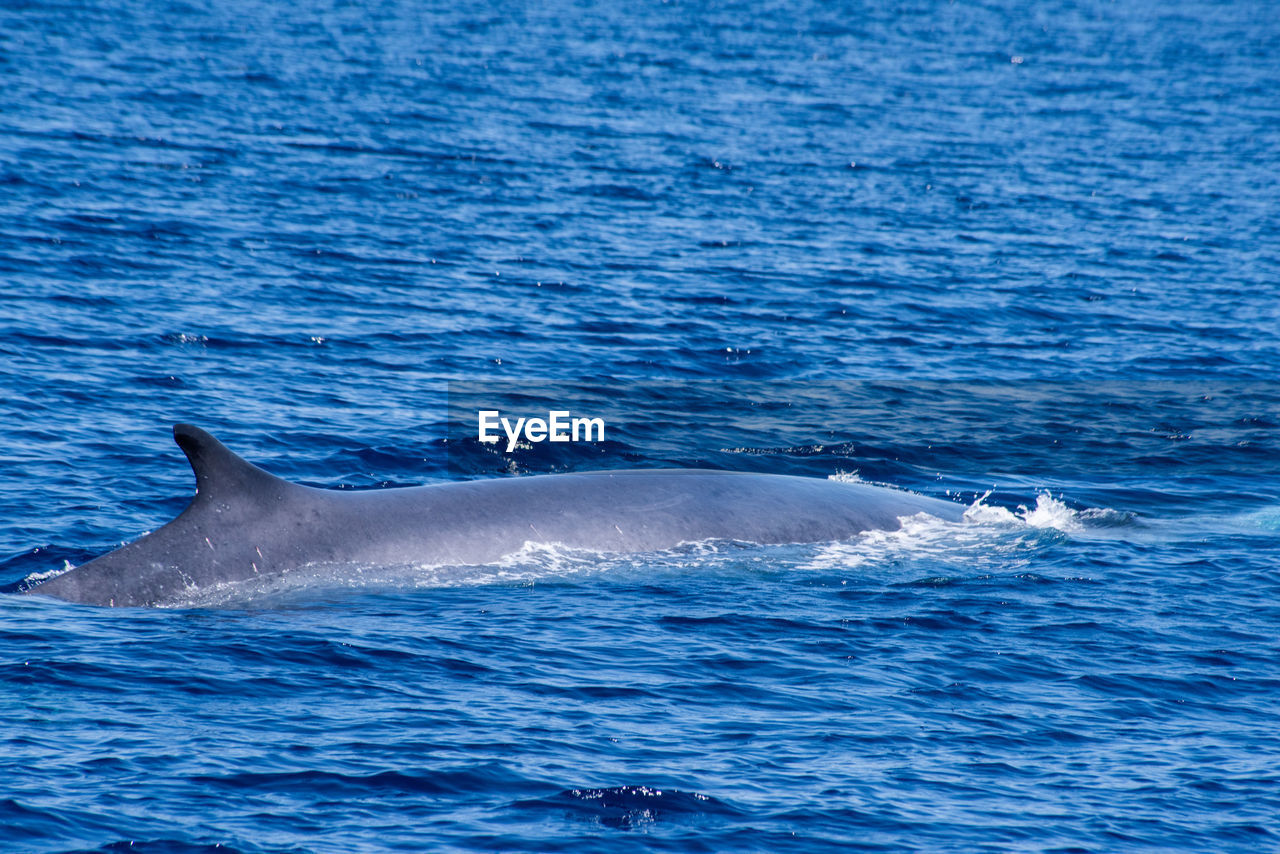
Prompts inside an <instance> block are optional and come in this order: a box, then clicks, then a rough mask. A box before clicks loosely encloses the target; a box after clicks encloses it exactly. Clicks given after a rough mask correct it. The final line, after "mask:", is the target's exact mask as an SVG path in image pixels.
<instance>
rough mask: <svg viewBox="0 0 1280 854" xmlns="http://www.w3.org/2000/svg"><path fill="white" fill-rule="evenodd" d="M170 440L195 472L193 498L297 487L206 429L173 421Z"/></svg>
mask: <svg viewBox="0 0 1280 854" xmlns="http://www.w3.org/2000/svg"><path fill="white" fill-rule="evenodd" d="M173 440H174V441H175V442H177V443H178V447H179V448H181V449H182V452H183V453H184V454H186V455H187V460H188V461H190V463H191V470H192V471H193V472H195V474H196V500H206V501H208V500H218V501H227V500H230V499H231V498H232V497H233V496H249V497H258V498H268V497H270V498H276V497H279V495H280V494H281V492H283V491H284V490H287V489H290V488H294V487H296V484H292V483H290V482H289V481H287V480H284V479H282V478H278V477H276V476H275V475H273V474H271V473H270V472H267V471H263V470H262V469H260V468H258V467H257V466H255V465H254V464H253V463H251V462H249V461H248V460H246V459H243V458H242V457H239V456H237V455H236V454H235V453H234V452H233V451H232V450H231V449H230V448H228V447H227V446H226V445H224V444H222V443H221V442H219V441H218V440H217V439H215V438H213V436H211V435H210V434H209V433H207V432H205V431H204V430H201V429H200V428H199V427H196V426H195V425H192V424H175V425H173Z"/></svg>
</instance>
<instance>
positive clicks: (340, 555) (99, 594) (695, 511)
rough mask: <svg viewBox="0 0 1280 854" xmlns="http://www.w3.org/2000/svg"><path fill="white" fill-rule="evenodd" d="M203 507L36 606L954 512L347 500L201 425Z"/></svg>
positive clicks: (775, 504) (692, 482) (607, 492)
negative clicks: (251, 457) (237, 449)
mask: <svg viewBox="0 0 1280 854" xmlns="http://www.w3.org/2000/svg"><path fill="white" fill-rule="evenodd" d="M173 437H174V439H175V440H176V441H177V443H178V446H179V447H181V448H182V450H183V451H184V452H185V453H186V455H187V459H188V460H190V461H191V468H192V469H193V470H194V471H195V475H196V495H195V498H194V499H192V501H191V504H190V505H188V506H187V508H186V510H184V511H183V512H182V514H181V515H179V516H178V518H176V519H174V520H173V521H172V522H170V523H169V524H167V525H165V526H164V527H162V528H160V529H159V530H157V531H155V532H153V533H151V534H148V535H146V536H144V537H142V538H140V539H138V540H135V541H134V542H132V543H129V544H128V545H126V546H122V547H121V548H119V549H116V550H115V551H113V552H110V553H109V554H106V555H103V556H102V557H99V558H97V559H95V560H92V561H89V562H88V563H86V564H82V565H81V566H78V567H76V568H74V569H70V570H68V571H67V572H65V573H63V574H61V575H58V576H56V577H54V578H51V579H49V580H47V581H45V582H44V583H42V584H39V585H37V586H35V587H33V588H32V589H30V590H29V591H27V592H28V593H33V594H40V595H48V596H55V597H57V598H59V599H66V600H68V601H71V602H83V603H86V604H92V605H109V606H154V605H165V604H174V603H180V602H182V601H184V600H190V598H191V597H192V595H193V594H194V593H196V592H198V591H199V590H200V589H201V588H203V587H207V586H209V585H214V584H223V583H226V582H235V581H243V580H247V579H252V578H254V577H256V576H262V575H270V574H275V573H285V572H289V571H291V570H296V569H299V568H301V567H306V566H315V565H343V564H350V565H361V566H401V565H421V566H427V565H479V564H485V563H492V562H494V561H496V560H499V559H501V558H503V557H505V556H508V555H510V554H512V553H514V552H517V551H519V550H520V549H521V548H522V547H523V546H524V545H525V544H526V543H528V542H537V543H556V544H560V545H564V546H568V547H571V548H579V549H589V550H593V551H600V552H624V553H625V552H645V551H655V550H660V549H665V548H671V547H673V546H676V545H679V544H680V543H684V542H696V541H699V540H712V539H723V540H739V541H745V542H751V543H761V544H772V543H779V544H780V543H816V542H828V541H834V540H842V539H846V538H848V537H851V536H853V535H855V534H857V533H859V532H861V531H866V530H872V529H884V530H892V529H896V528H898V527H899V526H900V524H901V521H900V520H901V518H902V517H906V516H913V515H915V514H917V513H928V514H930V515H932V516H937V517H940V518H942V519H947V520H959V519H960V518H961V515H962V508H961V507H960V506H959V505H957V504H953V503H950V502H947V501H940V500H938V499H933V498H925V497H922V496H919V495H913V494H911V493H907V492H899V491H897V490H892V489H885V488H883V487H877V486H870V485H867V484H857V483H839V482H835V481H830V480H824V479H819V478H807V477H792V476H788V475H768V474H742V473H733V472H718V471H706V470H696V469H652V470H633V471H603V472H588V473H581V474H552V475H535V476H528V477H512V478H501V479H495V480H478V481H467V482H460V483H446V484H440V485H435V486H419V487H409V488H402V489H374V490H367V491H346V490H343V491H337V490H328V489H316V488H314V487H309V486H301V485H299V484H296V483H290V482H289V481H286V480H281V479H280V478H278V477H276V476H275V475H272V474H269V473H267V472H265V471H263V470H262V469H260V468H258V467H257V466H255V465H253V464H252V463H249V462H247V461H245V460H243V459H241V458H240V457H238V456H236V455H235V454H234V453H232V452H231V451H230V450H228V449H227V448H226V447H225V446H224V445H223V444H222V443H221V442H219V441H218V440H217V439H215V438H213V436H211V435H209V434H208V433H206V432H205V431H204V430H201V429H200V428H198V427H193V426H191V425H189V424H179V425H177V426H175V427H174V428H173Z"/></svg>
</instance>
